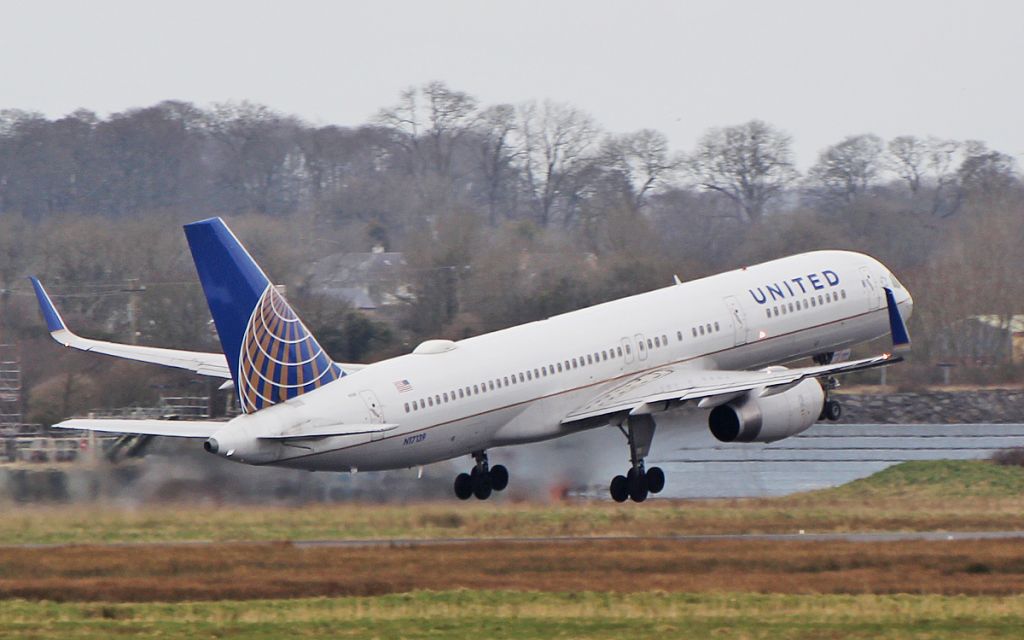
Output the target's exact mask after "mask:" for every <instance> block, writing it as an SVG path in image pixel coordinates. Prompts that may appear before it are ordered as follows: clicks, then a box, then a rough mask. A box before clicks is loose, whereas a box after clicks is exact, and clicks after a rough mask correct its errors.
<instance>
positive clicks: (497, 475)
mask: <svg viewBox="0 0 1024 640" xmlns="http://www.w3.org/2000/svg"><path fill="white" fill-rule="evenodd" d="M507 486H508V469H506V468H505V465H502V464H496V465H494V466H493V467H491V488H492V489H494V490H495V491H504V490H505V487H507Z"/></svg>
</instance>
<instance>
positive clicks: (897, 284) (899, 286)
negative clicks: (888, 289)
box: [889, 273, 903, 289]
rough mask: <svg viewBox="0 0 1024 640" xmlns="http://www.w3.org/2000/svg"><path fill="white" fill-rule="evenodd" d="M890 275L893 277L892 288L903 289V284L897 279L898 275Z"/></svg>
mask: <svg viewBox="0 0 1024 640" xmlns="http://www.w3.org/2000/svg"><path fill="white" fill-rule="evenodd" d="M889 277H890V278H892V288H893V289H902V288H903V284H902V283H900V281H899V280H897V279H896V276H894V275H893V274H891V273H890V274H889Z"/></svg>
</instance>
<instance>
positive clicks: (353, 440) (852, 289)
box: [216, 251, 912, 471]
mask: <svg viewBox="0 0 1024 640" xmlns="http://www.w3.org/2000/svg"><path fill="white" fill-rule="evenodd" d="M885 287H888V288H891V289H893V291H894V296H895V299H896V302H897V304H899V305H900V308H901V311H902V312H903V314H904V315H905V316H907V317H909V314H910V310H911V309H910V306H911V304H912V301H911V298H910V295H909V293H908V292H907V291H906V290H905V289H904V288H903V287H902V285H900V284H899V282H898V281H897V280H896V279H895V278H894V277H893V275H892V274H891V273H890V272H889V270H888V269H886V268H885V267H884V266H883V265H882V264H881V263H879V262H878V261H876V260H875V259H873V258H870V257H868V256H865V255H862V254H858V253H852V252H846V251H817V252H812V253H805V254H800V255H796V256H792V257H788V258H783V259H780V260H775V261H772V262H767V263H764V264H759V265H756V266H752V267H748V268H745V269H739V270H735V271H730V272H727V273H723V274H719V275H715V276H711V277H707V278H703V279H700V280H695V281H692V282H686V283H682V284H676V285H673V286H669V287H665V288H663V289H657V290H655V291H651V292H648V293H643V294H639V295H635V296H630V297H628V298H622V299H619V300H615V301H612V302H607V303H604V304H600V305H597V306H593V307H589V308H586V309H581V310H579V311H573V312H571V313H566V314H563V315H559V316H554V317H552V318H548V319H547V320H542V321H539V322H532V323H529V324H525V325H520V326H517V327H512V328H510V329H505V330H502V331H496V332H494V333H489V334H485V335H481V336H477V337H474V338H469V339H466V340H461V341H458V342H445V341H432V342H430V343H425V345H421V347H420V348H418V349H417V350H416V352H414V353H411V354H409V355H404V356H400V357H397V358H392V359H389V360H384V361H381V362H378V363H375V364H372V365H369V366H367V367H365V368H363V369H361V370H359V371H356V372H354V373H351V374H349V375H346V376H344V377H342V378H340V379H339V380H337V381H335V382H333V383H331V384H329V385H327V386H325V387H323V388H321V389H318V390H316V391H314V392H312V393H308V394H306V395H303V396H300V397H299V398H296V399H294V400H289V401H288V402H285V403H282V404H280V405H276V406H273V407H270V408H268V409H264V410H262V411H259V412H257V413H254V414H251V415H244V416H239V417H238V418H235V419H234V420H232V421H231V422H230V423H228V424H227V426H226V427H225V428H224V429H223V430H222V431H220V432H218V433H217V434H216V438H217V440H218V441H219V442H221V443H222V450H231V451H233V452H234V453H233V454H232V456H229V457H232V458H233V459H236V460H238V461H240V462H248V463H251V464H269V465H280V466H287V467H295V468H301V469H312V470H333V471H350V470H356V469H358V470H380V469H395V468H404V467H411V466H416V465H421V464H427V463H431V462H436V461H439V460H445V459H448V458H453V457H456V456H461V455H466V454H469V453H471V452H474V451H480V450H485V449H489V448H492V447H498V446H505V445H511V444H520V443H527V442H535V441H538V440H544V439H548V438H555V437H558V436H562V435H566V434H569V433H573V432H576V431H579V430H580V429H581V426H580V424H570V425H563V424H561V421H562V419H563V418H564V417H565V416H566V415H567V414H569V413H570V412H572V411H573V410H574V409H577V408H578V407H580V406H581V405H584V404H586V403H587V402H588V401H590V400H591V399H593V398H594V397H595V396H596V395H598V394H600V393H601V392H603V391H605V390H607V389H609V388H610V387H613V386H616V385H619V384H622V383H623V382H625V381H626V380H627V379H629V378H631V377H634V376H636V375H637V374H639V373H641V372H644V371H647V370H652V369H657V368H659V367H665V366H667V365H672V366H675V367H676V368H678V367H688V368H694V369H728V370H745V369H755V368H759V367H764V366H766V365H772V364H780V363H785V362H790V361H792V360H796V359H798V358H803V357H807V356H810V355H813V354H819V353H825V352H830V351H837V350H841V349H845V348H848V347H851V346H853V345H855V344H857V343H860V342H864V341H867V340H871V339H873V338H877V337H880V336H883V335H885V334H886V333H887V332H888V330H889V321H888V314H887V309H886V303H885V297H884V294H883V288H885ZM301 421H316V422H320V423H323V422H332V423H352V424H360V423H368V422H370V423H372V422H383V423H390V424H397V425H398V426H397V427H396V428H395V429H393V430H391V431H385V432H382V433H374V434H365V435H350V436H337V437H326V438H321V439H310V440H304V441H286V442H280V441H267V440H260V441H257V440H256V438H257V437H258V436H259V435H260V434H261V433H264V432H266V430H273V429H277V430H280V429H281V428H282V426H283V425H289V424H295V423H297V422H301ZM589 426H596V425H593V424H590V425H589Z"/></svg>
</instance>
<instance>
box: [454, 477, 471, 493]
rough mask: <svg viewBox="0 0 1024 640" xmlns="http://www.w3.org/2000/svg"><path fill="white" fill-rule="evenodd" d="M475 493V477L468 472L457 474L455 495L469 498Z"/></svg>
mask: <svg viewBox="0 0 1024 640" xmlns="http://www.w3.org/2000/svg"><path fill="white" fill-rule="evenodd" d="M472 495H473V479H472V478H470V477H469V474H468V473H460V474H459V475H457V476H455V497H456V498H458V499H459V500H469V498H470V496H472Z"/></svg>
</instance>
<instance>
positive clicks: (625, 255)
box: [0, 82, 1024, 410]
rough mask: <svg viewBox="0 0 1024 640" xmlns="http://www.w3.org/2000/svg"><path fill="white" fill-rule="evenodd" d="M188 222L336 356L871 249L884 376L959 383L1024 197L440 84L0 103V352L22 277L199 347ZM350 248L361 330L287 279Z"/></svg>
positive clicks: (953, 175) (957, 179)
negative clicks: (211, 225) (947, 375)
mask: <svg viewBox="0 0 1024 640" xmlns="http://www.w3.org/2000/svg"><path fill="white" fill-rule="evenodd" d="M206 215H225V216H227V217H228V218H229V222H230V223H231V224H232V227H233V228H235V230H236V232H237V233H238V235H239V236H240V237H241V238H242V239H243V241H244V242H246V244H247V245H248V246H249V247H250V250H251V251H252V252H253V254H254V255H255V256H256V257H257V258H258V259H259V260H260V261H261V263H263V264H264V266H265V267H266V270H267V271H268V273H270V274H272V277H274V278H275V279H276V280H278V281H280V282H282V283H285V284H287V285H288V295H289V298H290V299H292V301H293V303H295V304H296V306H297V307H298V308H299V310H300V312H301V313H302V314H303V316H304V318H305V319H306V320H307V323H308V324H310V325H311V328H313V329H314V331H315V332H318V334H320V333H322V334H323V336H322V341H323V342H325V343H327V346H328V347H329V348H328V350H329V351H331V353H332V355H333V356H334V357H335V358H337V359H339V360H345V359H374V358H379V357H384V356H387V355H393V354H397V353H401V352H404V351H407V350H408V349H410V348H411V347H412V346H414V345H415V343H416V342H417V341H418V340H420V339H424V338H429V337H438V336H445V337H453V338H461V337H465V336H468V335H473V334H475V333H479V332H482V331H490V330H495V329H499V328H502V327H505V326H509V325H512V324H516V323H519V322H526V321H530V320H534V319H538V318H543V317H546V316H549V315H552V314H555V313H561V312H564V311H568V310H571V309H574V308H579V307H581V306H586V305H589V304H595V303H598V302H601V301H604V300H608V299H612V298H615V297H620V296H623V295H628V294H631V293H636V292H639V291H642V290H647V289H651V288H655V287H658V286H664V285H666V284H668V283H670V282H671V281H672V277H673V276H674V275H676V276H679V277H680V278H682V279H689V278H695V277H700V276H703V275H708V274H710V273H714V272H717V271H721V270H724V269H729V268H734V267H737V266H741V265H744V264H750V263H753V262H757V261H760V260H765V259H771V258H775V257H780V256H783V255H787V254H791V253H795V252H799V251H805V250H811V249H818V248H846V249H852V250H858V251H864V252H867V253H870V254H872V255H874V256H876V257H878V258H879V259H881V260H883V261H884V262H886V264H889V265H890V266H892V267H893V268H894V269H895V270H896V272H897V273H898V274H899V275H900V276H901V278H902V279H903V280H905V282H906V284H907V285H908V286H909V287H910V288H911V290H912V291H913V292H914V294H915V300H916V301H917V304H916V306H915V317H914V320H913V326H912V327H911V328H912V332H913V333H914V337H915V362H916V363H917V364H916V365H915V367H916V368H913V367H910V368H904V370H905V371H907V372H908V373H906V374H900V373H895V372H894V375H896V377H897V379H898V378H899V376H901V375H904V376H906V378H907V379H908V380H909V379H911V378H913V379H920V380H926V379H929V378H930V377H933V376H934V371H933V369H934V367H933V365H934V363H935V362H939V361H945V360H953V361H956V362H958V363H961V364H963V365H964V366H963V367H962V368H961V370H960V374H961V375H963V376H966V377H971V376H974V378H976V379H979V380H981V379H987V378H989V377H993V376H994V377H996V378H1002V379H1005V378H1006V377H1007V376H1013V375H1016V373H1018V371H1017V370H1016V369H1013V368H1012V367H1007V366H1006V365H1007V363H1005V362H1001V363H998V364H999V365H1000V367H999V368H998V370H997V371H996V370H994V369H993V368H992V367H991V366H989V365H991V364H992V363H990V362H985V363H981V362H980V361H979V362H974V361H972V360H971V355H970V354H971V353H972V349H973V348H974V347H973V346H972V345H971V344H970V341H969V340H964V339H963V332H962V331H960V332H959V333H958V328H959V327H961V326H962V323H963V320H964V318H966V317H968V316H971V315H976V314H982V313H984V314H995V315H998V316H1000V317H1004V318H1008V317H1009V316H1011V315H1013V314H1015V313H1024V308H1022V306H1024V304H1022V301H1024V284H1022V280H1021V279H1020V278H1019V276H1018V274H1019V273H1021V272H1022V270H1024V224H1022V223H1024V185H1022V182H1021V178H1020V175H1019V173H1018V171H1017V167H1016V166H1015V163H1014V161H1013V159H1012V158H1011V157H1010V156H1008V155H1007V154H1005V153H1002V152H1000V151H997V150H993V149H990V148H989V147H988V146H987V145H986V144H985V143H983V142H980V141H954V140H947V139H943V138H935V137H917V136H909V135H908V136H899V137H896V138H893V139H891V140H883V139H881V138H880V137H878V136H875V135H873V134H869V133H866V134H858V135H851V136H849V137H847V138H844V139H842V140H840V141H838V142H836V143H835V144H833V145H830V146H829V147H827V148H826V149H824V150H822V151H821V153H820V154H819V156H818V158H817V159H816V161H815V163H814V164H813V165H812V166H811V167H810V169H809V170H807V171H806V172H803V173H801V172H800V171H798V169H797V166H796V162H795V159H794V157H793V150H792V140H791V138H790V136H789V135H788V134H786V133H785V132H783V131H781V130H779V129H778V128H776V127H774V126H772V125H770V124H768V123H765V122H761V121H757V120H755V121H751V122H747V123H740V124H736V125H734V126H728V127H721V128H714V129H710V130H708V131H707V132H706V133H705V134H704V135H703V136H702V137H701V138H700V139H699V140H698V142H697V143H696V145H695V146H694V148H692V149H689V150H686V151H675V150H673V149H672V148H671V147H670V145H669V144H668V141H667V139H666V137H665V136H664V135H663V134H661V133H660V132H657V131H654V130H650V129H644V130H640V131H636V132H632V133H625V134H616V133H610V132H607V131H604V130H602V128H601V127H600V126H599V125H598V124H597V123H596V122H595V121H594V120H593V118H591V117H590V116H589V115H587V114H586V113H585V112H584V111H582V110H580V109H578V108H576V107H574V106H572V105H566V104H559V103H553V102H529V103H524V104H519V105H511V104H501V105H481V104H480V103H479V102H478V101H477V100H476V99H475V98H474V97H472V96H470V95H468V94H466V93H464V92H461V91H458V90H455V89H452V88H450V87H448V86H447V85H445V84H443V83H440V82H433V83H428V84H426V85H423V86H420V87H414V88H410V89H409V90H407V91H404V92H402V93H401V94H400V95H399V96H398V98H397V100H396V101H395V103H394V104H392V105H390V106H387V107H385V108H383V109H381V110H380V112H379V113H378V114H377V116H376V117H375V118H373V120H372V121H371V122H368V123H365V124H361V125H359V126H353V127H341V126H334V125H328V126H319V125H312V124H309V123H306V122H304V121H302V120H301V119H299V118H297V117H294V116H290V115H286V114H281V113H278V112H275V111H273V110H272V109H269V108H267V107H265V106H261V105H256V104H251V103H245V102H242V103H231V104H221V105H214V106H212V107H209V108H200V107H197V106H195V105H192V104H188V103H184V102H162V103H160V104H157V105H154V106H151V107H146V108H141V109H133V110H129V111H125V112H122V113H116V114H112V115H110V116H109V117H106V118H100V117H98V116H96V115H95V114H93V113H90V112H87V111H76V112H74V113H72V114H70V115H68V116H66V117H63V118H57V119H48V118H45V117H43V116H40V115H38V114H32V113H28V112H23V111H15V110H6V111H2V112H0V289H2V291H3V292H2V295H0V303H2V308H0V323H2V324H0V332H2V333H3V336H2V340H3V341H13V342H18V343H23V344H27V345H34V344H36V342H35V341H38V340H39V339H40V338H39V331H40V330H39V325H38V320H37V312H36V311H35V308H34V301H33V300H32V299H31V296H30V295H28V294H29V292H28V291H27V289H26V288H25V286H24V284H23V280H22V279H23V277H24V276H25V275H26V274H28V273H30V272H31V273H36V274H38V275H40V276H42V277H44V278H45V280H46V281H47V282H49V283H51V287H52V288H53V289H54V291H55V292H56V294H57V295H58V301H59V302H60V303H61V304H62V306H64V308H65V309H66V310H67V311H66V313H67V315H68V316H69V319H70V318H73V319H74V320H75V321H76V322H78V323H79V324H80V325H81V326H82V327H83V332H86V331H88V332H90V333H91V334H92V335H98V336H100V337H110V338H112V339H121V340H123V339H125V338H126V336H127V335H128V334H129V333H132V332H134V333H135V334H136V335H135V338H136V339H138V340H139V341H140V342H143V343H149V344H158V345H166V346H179V347H192V348H206V349H215V348H216V341H215V339H214V338H213V336H212V333H211V330H210V326H209V323H208V314H207V312H206V310H205V306H204V305H205V303H204V301H203V299H202V297H201V294H200V292H199V290H198V286H197V285H196V283H195V276H194V273H193V269H192V265H191V262H190V260H189V257H188V252H187V248H186V247H185V244H184V241H183V239H182V237H181V232H180V227H179V226H178V223H180V222H183V221H189V220H194V219H198V218H201V217H204V216H206ZM373 246H380V247H383V248H386V249H389V250H393V251H401V252H403V254H404V256H405V260H406V265H405V267H404V270H405V273H404V278H405V280H406V281H407V282H408V283H409V284H410V287H411V291H410V293H409V295H408V296H407V297H406V298H405V299H404V301H403V303H402V304H401V305H400V306H399V307H398V311H397V312H395V313H394V314H393V315H391V316H388V317H384V318H376V319H373V318H368V317H366V316H364V315H362V314H359V313H357V312H355V311H353V310H351V309H344V308H341V307H340V306H339V303H338V302H337V301H333V300H328V299H325V298H324V297H323V296H322V295H321V294H320V293H318V292H317V291H316V289H315V287H313V286H312V285H311V283H312V282H313V280H314V278H313V274H312V273H311V272H310V265H311V264H313V263H314V262H315V258H316V257H318V256H323V255H329V254H331V253H337V252H344V251H368V250H369V249H370V248H371V247H373ZM143 287H144V288H145V291H144V292H140V291H139V290H140V289H142V288H143ZM132 291H134V293H132ZM133 296H134V300H135V303H132V304H136V303H137V304H136V306H135V307H134V308H133V309H134V310H133V311H131V312H129V307H130V306H131V305H129V301H130V300H131V299H133ZM950 336H953V337H952V338H950ZM29 348H30V349H34V347H29ZM23 350H24V349H23ZM57 364H59V367H58V366H57V365H55V364H54V363H52V362H48V361H46V360H41V361H39V362H28V361H26V382H27V383H28V384H29V386H39V385H42V384H43V383H48V384H49V387H47V388H48V389H49V392H48V393H49V394H50V395H49V396H47V398H51V396H57V397H61V398H66V397H68V394H69V393H71V392H70V391H68V389H67V388H66V386H67V385H66V383H67V382H68V379H63V382H62V383H58V382H54V381H53V380H54V379H56V378H54V376H56V375H57V373H56V372H57V371H58V370H60V367H66V366H67V365H68V364H69V363H68V362H61V363H57ZM70 364H71V365H72V369H74V370H76V371H79V372H80V373H82V374H83V378H82V384H81V385H80V386H82V387H87V386H89V385H90V384H92V383H96V384H97V385H98V384H100V382H102V380H103V377H104V376H117V375H120V376H121V377H120V378H118V380H120V384H121V386H120V389H121V390H122V391H123V393H118V394H114V396H108V397H100V396H95V397H94V398H92V400H91V401H95V402H103V403H113V402H115V401H116V402H121V403H124V402H127V400H128V399H129V398H133V397H134V398H140V397H144V396H145V395H146V394H147V393H148V394H150V395H152V393H153V392H152V390H150V391H146V389H145V388H144V385H142V386H140V384H141V383H139V382H138V380H136V379H135V378H137V376H136V377H133V376H132V375H131V374H125V373H123V372H122V373H118V372H119V371H121V369H120V368H119V367H121V365H117V364H113V363H110V362H109V361H105V360H104V361H100V362H99V363H96V364H87V363H85V361H82V360H78V359H75V358H73V357H72V362H71V363H70ZM974 364H984V365H985V366H973V365H974ZM994 371H995V372H994ZM72 386H73V385H72ZM62 394H63V395H62ZM44 404H45V403H44V402H43V401H40V402H39V405H40V406H42V405H44ZM87 404H88V401H87V400H81V401H74V402H71V405H74V406H77V407H78V408H81V407H82V406H85V405H87ZM71 405H68V406H65V407H63V409H68V410H70V409H71V408H73V407H72V406H71Z"/></svg>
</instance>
